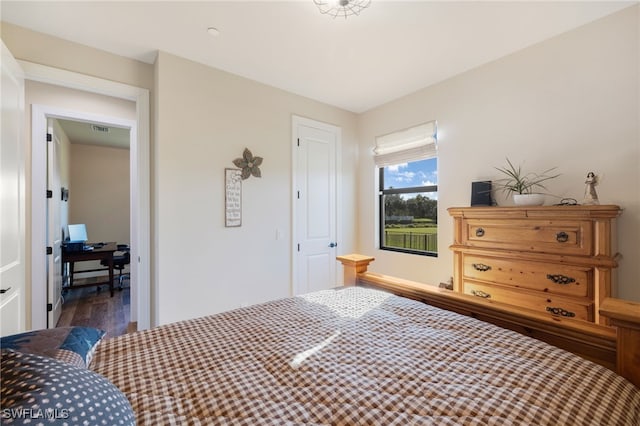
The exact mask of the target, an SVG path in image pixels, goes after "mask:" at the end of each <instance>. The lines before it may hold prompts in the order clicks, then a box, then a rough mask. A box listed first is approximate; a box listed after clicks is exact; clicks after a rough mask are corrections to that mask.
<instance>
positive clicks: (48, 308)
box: [47, 303, 53, 312]
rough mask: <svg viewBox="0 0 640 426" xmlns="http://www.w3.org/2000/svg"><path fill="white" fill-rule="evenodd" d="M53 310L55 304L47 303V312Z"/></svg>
mask: <svg viewBox="0 0 640 426" xmlns="http://www.w3.org/2000/svg"><path fill="white" fill-rule="evenodd" d="M51 311H53V304H51V303H47V312H51Z"/></svg>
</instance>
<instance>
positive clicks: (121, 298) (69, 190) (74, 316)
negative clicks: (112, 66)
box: [47, 118, 135, 337]
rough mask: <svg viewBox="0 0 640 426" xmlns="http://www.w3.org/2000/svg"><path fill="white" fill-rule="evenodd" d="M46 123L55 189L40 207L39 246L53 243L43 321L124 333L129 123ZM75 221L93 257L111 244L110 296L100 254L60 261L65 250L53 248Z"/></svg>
mask: <svg viewBox="0 0 640 426" xmlns="http://www.w3.org/2000/svg"><path fill="white" fill-rule="evenodd" d="M47 127H48V129H49V130H48V134H49V135H50V136H51V137H50V138H49V139H50V141H49V143H48V145H49V155H48V156H47V167H48V173H47V175H48V177H47V180H48V188H49V190H51V191H52V192H53V193H55V194H56V197H52V198H51V199H49V203H48V206H47V216H48V220H47V224H48V225H47V227H48V236H49V237H48V239H49V242H48V244H47V245H48V246H50V247H53V253H52V254H53V255H52V256H49V262H48V268H47V269H48V271H47V287H48V289H47V290H48V300H49V307H50V308H51V310H50V311H49V313H48V324H47V325H48V327H50V328H51V327H55V326H58V327H61V326H71V325H84V326H91V327H96V328H100V329H103V330H105V331H106V332H107V336H108V337H115V336H118V335H121V334H124V333H125V332H127V330H131V329H133V328H134V327H132V326H131V324H130V318H131V315H130V313H131V304H130V300H131V297H130V296H131V288H132V287H134V286H135V284H134V282H133V281H132V280H131V273H130V272H131V271H130V248H131V232H130V229H131V227H130V223H131V220H130V204H131V203H130V196H131V195H130V193H131V191H130V185H131V184H130V181H131V179H130V174H131V173H130V138H131V129H130V128H127V127H119V126H113V125H106V124H103V123H95V122H91V121H79V120H70V119H61V118H55V119H49V120H48V123H47ZM58 194H60V197H58V196H57V195H58ZM78 227H82V229H83V231H84V232H83V235H84V238H85V243H84V244H83V250H88V253H86V254H90V255H96V254H98V252H100V251H103V250H105V247H106V246H107V243H115V247H116V248H117V251H115V252H114V253H113V259H114V266H115V272H116V274H115V277H113V278H115V280H113V281H112V284H111V285H112V286H115V288H116V291H115V292H114V293H113V294H111V293H112V292H111V291H109V290H110V287H109V286H108V285H104V283H105V282H109V275H108V268H107V266H108V265H107V264H106V263H105V261H104V260H102V261H101V260H95V259H94V260H84V261H80V262H75V261H72V262H68V260H69V259H68V258H69V257H70V256H68V255H67V256H66V257H67V259H65V256H63V255H62V254H64V253H68V252H66V251H64V249H63V250H58V247H57V241H59V240H61V241H63V243H62V244H63V245H64V244H65V243H66V241H69V240H76V239H77V238H78V237H77V236H74V235H71V231H72V230H74V229H78ZM74 244H75V243H71V244H69V247H76V246H77V244H76V245H74ZM69 254H72V255H76V254H77V253H69ZM84 254H85V253H82V255H84ZM105 254H106V253H105ZM71 257H73V256H71ZM65 260H67V262H65V263H63V261H65ZM113 278H112V279H113Z"/></svg>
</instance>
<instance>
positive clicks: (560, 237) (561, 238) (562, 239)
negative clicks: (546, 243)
mask: <svg viewBox="0 0 640 426" xmlns="http://www.w3.org/2000/svg"><path fill="white" fill-rule="evenodd" d="M556 241H558V242H559V243H566V242H567V241H569V234H567V233H566V232H564V231H560V232H558V233H557V234H556Z"/></svg>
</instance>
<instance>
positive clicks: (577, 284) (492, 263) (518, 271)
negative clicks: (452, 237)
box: [463, 255, 593, 297]
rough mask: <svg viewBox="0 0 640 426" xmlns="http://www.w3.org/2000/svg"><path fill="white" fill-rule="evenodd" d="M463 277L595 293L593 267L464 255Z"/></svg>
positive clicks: (555, 290) (577, 294)
mask: <svg viewBox="0 0 640 426" xmlns="http://www.w3.org/2000/svg"><path fill="white" fill-rule="evenodd" d="M463 274H464V278H470V279H473V280H480V281H487V282H491V283H497V284H503V285H507V286H511V287H514V288H526V289H530V290H536V291H542V292H545V293H551V294H560V295H565V296H571V297H588V296H591V295H592V294H593V290H592V288H593V269H592V268H582V267H578V266H568V265H560V264H555V263H549V262H532V261H522V260H509V259H501V258H493V257H484V256H472V255H464V258H463Z"/></svg>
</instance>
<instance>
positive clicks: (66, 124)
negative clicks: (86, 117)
mask: <svg viewBox="0 0 640 426" xmlns="http://www.w3.org/2000/svg"><path fill="white" fill-rule="evenodd" d="M58 123H59V124H60V127H62V130H63V131H64V133H65V134H66V135H67V138H69V142H70V143H72V144H82V145H100V146H109V147H112V148H124V149H129V133H130V131H129V129H124V128H120V127H111V126H105V125H104V124H94V123H89V122H85V121H73V120H62V119H58ZM95 126H97V128H96V127H95ZM99 129H102V131H98V130H99Z"/></svg>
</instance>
